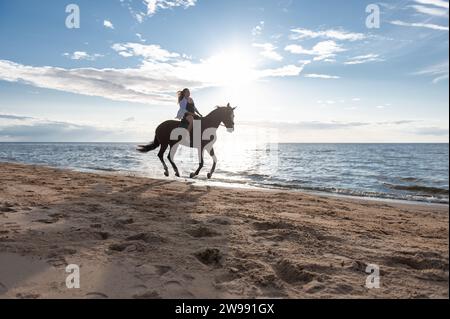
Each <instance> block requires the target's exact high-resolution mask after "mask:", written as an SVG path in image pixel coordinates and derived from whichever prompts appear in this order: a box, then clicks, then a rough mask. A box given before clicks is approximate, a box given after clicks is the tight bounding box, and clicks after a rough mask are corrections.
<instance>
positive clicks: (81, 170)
mask: <svg viewBox="0 0 450 319" xmlns="http://www.w3.org/2000/svg"><path fill="white" fill-rule="evenodd" d="M74 144H79V143H74ZM1 164H19V165H29V166H38V167H43V168H50V169H58V170H69V171H72V172H78V173H90V174H100V175H110V176H128V177H139V178H147V179H150V180H159V181H161V180H162V181H174V182H180V183H186V184H188V185H191V184H197V185H195V186H198V187H201V186H209V187H217V188H224V189H236V190H255V191H269V192H280V191H281V192H293V193H304V194H309V195H313V196H325V197H328V196H329V197H333V198H334V197H336V198H344V199H350V200H352V199H354V200H362V201H374V202H386V203H392V204H405V205H425V206H434V205H437V206H447V207H449V206H450V202H447V203H445V202H432V201H426V200H409V199H400V198H386V197H376V196H362V195H350V194H341V193H333V192H326V191H320V190H310V189H302V188H291V187H270V185H268V186H267V187H265V186H257V185H248V184H245V186H244V184H239V183H233V182H229V183H226V182H215V181H214V179H212V180H199V179H190V178H188V177H181V178H174V177H172V176H171V177H168V178H167V177H160V178H158V177H154V176H151V177H150V176H146V175H145V174H144V173H142V172H138V171H121V170H109V169H105V170H101V169H89V168H76V167H55V166H50V165H47V164H29V163H22V162H4V161H0V165H1Z"/></svg>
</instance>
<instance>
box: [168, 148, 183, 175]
mask: <svg viewBox="0 0 450 319" xmlns="http://www.w3.org/2000/svg"><path fill="white" fill-rule="evenodd" d="M177 150H178V143H177V144H175V145H173V146H172V147H171V148H170V152H169V156H168V157H167V158H168V159H169V162H170V164H172V167H173V170H174V171H175V176H176V177H180V173H179V171H178V167H177V165H176V164H175V162H174V158H175V154H176V153H177Z"/></svg>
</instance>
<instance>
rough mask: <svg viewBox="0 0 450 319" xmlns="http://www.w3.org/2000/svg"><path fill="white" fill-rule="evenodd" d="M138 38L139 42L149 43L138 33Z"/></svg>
mask: <svg viewBox="0 0 450 319" xmlns="http://www.w3.org/2000/svg"><path fill="white" fill-rule="evenodd" d="M136 36H137V37H138V39H139V41H141V42H147V40H145V39H144V38H143V37H142V34H140V33H136Z"/></svg>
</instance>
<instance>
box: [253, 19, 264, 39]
mask: <svg viewBox="0 0 450 319" xmlns="http://www.w3.org/2000/svg"><path fill="white" fill-rule="evenodd" d="M264 25H265V22H264V21H260V22H259V24H258V25H257V26H256V27H254V28H253V29H252V35H253V36H254V37H257V36H259V35H261V33H262V32H263V30H264Z"/></svg>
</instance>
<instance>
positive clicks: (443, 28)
mask: <svg viewBox="0 0 450 319" xmlns="http://www.w3.org/2000/svg"><path fill="white" fill-rule="evenodd" d="M391 24H393V25H398V26H402V27H415V28H427V29H432V30H439V31H448V26H442V25H438V24H432V23H421V22H417V23H414V22H404V21H400V20H395V21H391Z"/></svg>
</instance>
